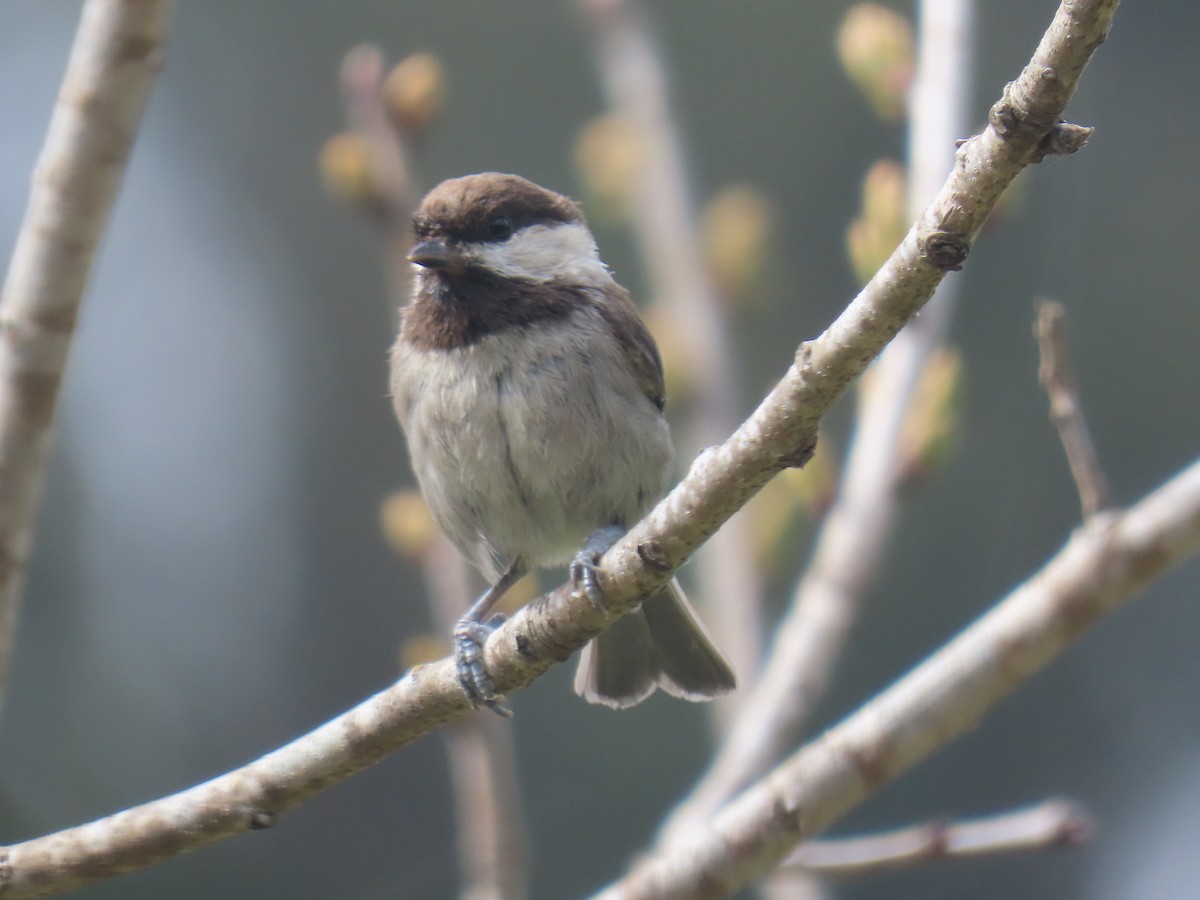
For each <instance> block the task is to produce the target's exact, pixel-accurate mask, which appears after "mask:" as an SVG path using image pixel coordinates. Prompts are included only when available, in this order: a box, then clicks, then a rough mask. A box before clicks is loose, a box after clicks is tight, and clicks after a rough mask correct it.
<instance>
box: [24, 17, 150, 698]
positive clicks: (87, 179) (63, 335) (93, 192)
mask: <svg viewBox="0 0 1200 900" xmlns="http://www.w3.org/2000/svg"><path fill="white" fill-rule="evenodd" d="M170 8H171V4H170V2H169V0H89V2H88V3H87V4H85V6H84V8H83V14H82V17H81V19H80V22H79V28H78V30H77V32H76V35H75V43H74V45H73V47H72V49H71V56H70V60H69V61H68V63H67V71H66V75H65V77H64V78H63V83H62V87H61V88H60V90H59V94H58V100H57V102H56V104H55V107H54V114H53V116H52V117H51V119H50V128H49V130H48V132H47V134H46V141H45V143H44V144H43V146H42V152H41V155H40V156H39V157H38V162H37V168H36V169H35V170H34V174H33V184H32V188H31V191H30V196H29V206H28V207H27V209H26V211H25V219H24V222H23V223H22V225H21V231H20V234H19V235H18V237H17V243H16V246H15V248H14V249H13V255H12V260H11V261H10V263H9V269H8V275H7V278H6V279H5V282H4V289H3V294H2V295H0V696H2V694H3V688H4V684H5V682H6V680H7V675H8V663H9V658H10V656H11V653H12V644H13V634H14V632H15V630H16V623H17V610H18V608H19V605H20V597H21V591H22V589H23V588H24V582H25V567H26V564H27V563H28V560H29V550H30V546H31V544H32V533H33V526H34V518H35V514H36V511H37V501H38V496H39V494H40V487H41V482H42V474H43V469H44V468H45V463H46V459H47V457H48V455H49V451H50V434H51V424H52V422H53V419H54V410H55V406H56V405H57V402H58V391H59V385H60V384H61V382H62V373H63V368H64V367H65V366H66V362H67V354H68V352H69V351H70V348H71V337H72V335H73V334H74V331H75V320H76V318H77V317H78V314H79V304H80V301H81V299H82V297H83V290H84V288H85V287H86V286H87V281H88V277H89V275H90V273H91V268H92V257H93V255H94V254H95V251H96V245H97V244H98V243H99V241H100V236H101V235H102V234H103V233H104V228H105V225H106V224H107V222H108V216H109V212H110V210H111V209H112V205H113V200H114V198H115V197H116V194H117V188H118V187H119V186H120V182H121V176H122V175H123V174H124V172H125V164H126V162H127V161H128V159H129V152H130V149H131V148H132V146H133V139H134V136H135V135H136V133H137V127H138V123H139V122H140V121H141V117H142V110H143V109H144V108H145V105H146V99H147V97H148V96H149V94H150V87H151V85H152V84H153V82H154V77H155V75H157V74H158V70H159V69H160V68H161V66H162V45H163V39H164V36H165V34H166V27H167V19H168V14H169V12H170Z"/></svg>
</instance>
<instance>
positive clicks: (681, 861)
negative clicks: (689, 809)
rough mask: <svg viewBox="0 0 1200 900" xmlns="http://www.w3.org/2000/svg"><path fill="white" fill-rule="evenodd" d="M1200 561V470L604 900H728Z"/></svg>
mask: <svg viewBox="0 0 1200 900" xmlns="http://www.w3.org/2000/svg"><path fill="white" fill-rule="evenodd" d="M1196 553H1200V460H1198V461H1196V462H1194V463H1192V465H1191V466H1189V467H1188V468H1187V469H1185V470H1184V471H1183V472H1181V473H1180V474H1178V475H1176V476H1175V477H1174V478H1172V479H1171V480H1170V481H1168V482H1167V483H1166V484H1165V485H1163V486H1162V487H1160V488H1158V489H1157V490H1156V491H1154V492H1153V493H1152V494H1150V495H1149V496H1148V497H1146V498H1145V499H1143V500H1142V501H1141V502H1139V503H1138V504H1137V505H1136V506H1134V507H1132V508H1130V509H1129V510H1126V511H1124V512H1113V513H1102V514H1100V515H1098V516H1095V517H1093V518H1092V520H1091V522H1090V523H1089V525H1088V526H1087V527H1085V528H1082V529H1080V530H1079V531H1077V532H1076V533H1075V534H1074V535H1073V536H1072V537H1071V539H1070V540H1069V541H1068V542H1067V544H1066V546H1064V547H1063V548H1062V550H1060V551H1059V552H1058V553H1057V554H1056V555H1055V556H1054V558H1053V559H1051V560H1050V562H1048V563H1047V564H1046V565H1045V566H1044V567H1043V568H1042V569H1041V570H1040V571H1039V572H1037V573H1035V574H1034V575H1033V577H1031V578H1030V579H1029V580H1028V581H1026V582H1025V583H1024V584H1022V585H1021V586H1020V587H1018V588H1017V589H1016V590H1015V591H1014V592H1013V593H1011V594H1010V595H1009V596H1008V597H1006V598H1005V599H1004V600H1002V601H1001V602H1000V603H999V604H998V605H996V606H995V607H993V608H992V609H991V611H989V612H988V613H987V614H985V615H984V616H983V617H982V618H981V619H979V620H978V621H977V622H975V623H974V624H973V625H971V626H970V627H968V628H967V629H966V630H965V631H963V632H962V633H960V634H959V635H958V636H957V637H956V638H954V639H953V640H952V641H951V642H950V643H948V644H947V645H945V646H944V647H942V649H940V650H938V651H937V652H936V653H934V654H933V655H932V656H931V657H929V658H928V659H926V660H925V661H924V662H923V663H921V664H920V665H919V666H918V667H917V668H916V669H914V670H913V671H912V672H911V673H910V674H908V675H906V676H905V677H904V678H902V679H901V680H900V681H898V682H896V683H895V684H894V685H892V686H891V687H890V688H888V689H887V690H885V691H884V692H883V693H882V694H880V695H879V696H877V697H876V698H875V699H873V700H871V701H870V702H869V703H867V704H866V705H864V706H863V707H861V708H860V709H859V710H858V711H857V712H855V713H853V714H852V715H851V716H850V717H849V718H847V719H845V720H843V721H842V722H841V723H840V724H839V725H836V726H835V727H833V728H831V729H830V730H829V731H827V732H825V734H823V735H822V736H821V737H820V738H818V739H817V740H815V741H813V742H812V743H811V744H808V745H807V746H805V747H803V748H802V749H801V750H799V751H798V752H797V753H795V754H793V755H792V756H791V757H789V758H788V759H787V760H785V761H784V762H783V763H782V764H781V765H779V766H778V767H776V768H775V769H774V770H773V771H772V772H771V773H770V774H768V775H767V776H766V777H765V778H763V779H762V780H761V781H759V782H757V783H756V784H754V785H752V786H751V787H749V788H747V790H746V791H745V792H744V793H742V794H740V795H739V796H738V797H736V798H735V799H734V800H732V801H731V802H730V803H729V804H728V805H727V806H726V807H724V808H723V809H722V810H720V811H719V812H718V813H717V814H716V815H714V816H713V818H712V819H711V820H710V822H709V825H708V827H707V828H706V829H704V830H703V831H702V832H698V833H693V837H691V838H690V839H689V840H688V841H687V842H686V843H683V844H677V845H673V846H672V847H670V848H669V849H668V850H666V851H664V852H663V853H660V854H658V855H655V856H651V857H648V858H646V859H644V860H643V861H641V862H640V863H639V864H638V865H637V866H636V867H635V868H634V870H633V871H632V872H631V873H630V874H629V875H628V876H627V877H625V878H623V879H622V880H621V881H620V882H618V883H617V884H615V885H613V886H612V887H610V888H609V889H607V890H606V891H604V892H602V893H601V894H600V895H598V896H600V897H602V898H605V900H617V898H620V900H651V898H653V900H668V898H689V900H691V898H703V897H726V896H729V895H731V894H733V893H734V892H735V891H736V890H737V889H738V888H740V887H742V886H743V885H746V884H748V883H751V882H753V881H755V880H756V879H757V878H759V877H761V876H762V875H764V874H765V873H766V872H769V871H770V870H771V869H772V868H773V867H774V866H775V865H777V864H778V862H779V861H780V860H782V859H783V858H784V857H785V856H786V854H787V853H788V852H789V851H790V850H791V849H792V848H793V847H795V846H796V845H797V844H798V843H799V842H801V841H803V840H805V839H806V838H809V837H812V836H814V835H816V834H819V833H820V832H822V831H823V830H824V829H825V828H827V827H828V826H829V825H830V824H831V823H833V822H834V821H836V820H837V819H838V818H839V817H840V816H842V815H844V814H845V813H846V812H848V811H849V810H850V809H852V808H854V807H855V806H856V805H857V804H859V803H861V802H862V801H863V800H864V799H865V798H866V797H868V796H869V795H870V794H872V793H874V792H875V791H877V790H879V789H880V788H882V787H883V786H884V785H886V784H889V783H890V782H892V781H894V780H895V779H896V778H898V777H899V776H900V775H902V774H904V773H905V772H907V771H908V770H909V769H911V768H912V767H913V766H915V765H916V764H917V763H919V762H921V761H922V760H924V759H927V758H928V757H929V756H931V755H932V754H933V753H934V752H935V751H936V750H938V749H939V748H940V747H942V746H944V745H945V744H946V743H948V742H949V741H951V740H953V739H954V738H956V737H958V736H960V735H962V734H963V733H965V732H967V731H968V730H970V729H971V728H972V727H974V726H975V725H976V723H978V721H979V719H980V718H981V717H982V716H983V714H984V713H985V712H987V711H988V710H989V709H991V708H992V707H993V706H995V705H996V704H997V703H999V702H1000V701H1001V700H1002V699H1003V698H1004V697H1006V696H1007V695H1008V694H1009V693H1011V692H1012V690H1013V689H1014V688H1016V687H1017V686H1018V685H1019V684H1021V683H1022V682H1024V681H1026V680H1028V679H1029V678H1030V677H1031V676H1032V675H1033V674H1034V673H1036V672H1038V671H1040V670H1041V669H1042V668H1044V667H1045V666H1046V664H1047V663H1049V662H1050V661H1051V660H1053V659H1054V658H1055V657H1056V656H1058V655H1059V654H1061V653H1062V652H1063V650H1064V649H1066V647H1067V646H1068V645H1069V644H1070V643H1071V642H1072V641H1074V640H1075V639H1076V638H1078V637H1079V636H1080V635H1081V634H1082V633H1083V632H1084V631H1085V630H1086V629H1087V628H1088V627H1089V626H1091V625H1092V624H1094V623H1095V622H1097V621H1098V620H1099V619H1101V618H1102V617H1103V616H1104V615H1106V614H1107V613H1109V612H1111V611H1112V610H1114V609H1115V608H1116V607H1117V606H1119V605H1120V604H1121V603H1122V602H1123V601H1124V600H1126V599H1128V598H1129V597H1130V596H1132V595H1133V594H1134V593H1135V592H1136V591H1138V590H1139V589H1140V588H1141V587H1143V586H1145V585H1146V584H1148V583H1149V580H1148V579H1147V577H1146V573H1145V572H1144V567H1146V566H1150V567H1152V568H1153V569H1154V570H1155V572H1156V573H1158V572H1161V571H1163V569H1161V568H1160V566H1165V567H1169V566H1174V565H1176V564H1178V563H1180V562H1182V561H1183V560H1185V559H1187V558H1188V557H1190V556H1193V555H1195V554H1196Z"/></svg>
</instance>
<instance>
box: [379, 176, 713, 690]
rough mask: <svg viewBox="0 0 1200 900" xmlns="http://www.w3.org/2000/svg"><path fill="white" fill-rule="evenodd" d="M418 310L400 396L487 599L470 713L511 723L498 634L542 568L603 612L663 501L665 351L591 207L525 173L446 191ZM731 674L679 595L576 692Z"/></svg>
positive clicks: (464, 663)
mask: <svg viewBox="0 0 1200 900" xmlns="http://www.w3.org/2000/svg"><path fill="white" fill-rule="evenodd" d="M413 235H414V239H415V243H414V245H413V247H412V250H411V252H410V253H409V255H408V258H409V259H410V260H411V261H412V262H413V263H415V278H414V286H413V295H412V302H411V303H410V304H409V305H408V306H407V307H405V309H404V310H403V316H402V324H401V327H400V335H399V337H398V338H397V340H396V343H395V346H394V347H393V348H392V355H391V388H392V395H393V399H394V403H395V408H396V415H397V416H398V417H399V419H400V424H401V426H402V427H403V429H404V432H405V435H406V436H407V438H408V452H409V457H410V458H411V460H412V467H413V470H414V472H415V473H416V476H417V481H418V482H419V483H420V486H421V492H422V493H423V494H424V496H425V500H426V502H427V503H428V504H429V508H430V510H431V511H432V513H433V517H434V519H435V520H436V521H437V523H438V525H439V526H440V527H441V529H442V530H443V531H444V532H445V533H446V535H447V536H448V537H449V538H450V540H451V541H452V542H453V543H454V544H455V546H457V547H458V549H459V551H460V552H462V553H463V555H465V556H466V557H467V558H468V559H469V560H470V561H471V562H472V563H474V565H475V566H476V567H477V568H478V569H479V570H480V571H481V572H482V573H483V575H484V576H485V577H486V578H487V579H488V580H489V581H490V582H492V586H491V587H490V588H489V589H488V590H487V591H486V592H485V593H484V594H483V596H481V597H480V598H479V600H478V601H477V602H476V603H475V604H474V605H473V606H472V607H471V608H470V610H469V611H468V612H467V614H466V615H465V616H464V617H463V618H462V619H460V620H459V622H458V625H457V627H456V628H455V633H454V643H455V659H456V661H457V666H458V678H459V681H460V683H461V684H462V687H463V690H464V691H465V692H466V693H467V696H468V697H470V699H471V702H472V704H476V705H477V704H479V703H484V704H486V705H488V706H490V707H491V708H492V709H494V710H496V711H497V712H501V713H507V710H506V709H505V708H504V706H503V697H501V696H500V695H498V694H497V693H496V690H495V686H494V685H493V683H492V680H491V678H490V677H489V676H488V674H487V671H486V670H485V668H484V666H483V644H484V642H485V641H486V640H487V636H488V634H489V633H490V632H491V630H492V628H493V627H494V625H495V620H492V621H486V617H487V615H488V613H489V612H490V611H491V610H492V608H493V607H494V606H495V604H496V602H497V601H498V600H499V599H500V597H501V596H502V595H503V594H504V593H505V591H507V590H508V589H509V588H510V587H512V585H513V584H514V583H515V582H516V581H518V580H519V579H520V578H521V577H522V576H523V575H524V574H525V573H526V572H527V571H528V570H529V569H530V568H531V567H540V566H553V565H562V564H570V567H571V574H572V577H573V578H575V579H576V583H577V584H579V585H580V586H581V587H582V588H583V589H584V592H585V593H586V594H587V596H588V597H589V598H591V600H592V601H593V602H594V603H596V604H597V605H602V603H603V597H602V595H601V593H600V591H599V587H598V582H597V579H596V576H595V568H596V563H597V561H598V560H599V559H600V557H601V555H602V554H603V553H604V551H605V550H607V549H608V548H609V547H610V546H612V544H613V543H615V542H616V540H617V539H619V538H620V537H621V535H622V534H624V533H625V531H626V529H627V528H628V527H629V526H630V525H632V524H633V523H634V522H636V521H637V520H638V519H640V518H641V516H642V515H643V513H645V512H646V510H647V509H649V508H650V506H651V505H652V504H653V503H654V502H655V501H656V500H657V499H658V498H659V497H660V496H661V495H662V494H663V491H664V490H665V489H666V486H667V479H668V476H669V474H670V471H671V464H672V458H673V455H674V453H673V450H672V446H671V437H670V434H669V432H668V430H667V423H666V420H665V419H664V418H663V401H664V389H663V371H662V361H661V359H660V357H659V354H658V347H657V346H656V345H655V343H654V339H653V338H652V337H651V336H650V333H649V331H647V330H646V326H645V325H644V324H643V323H642V321H641V319H640V318H639V317H638V314H637V310H636V308H635V307H634V305H633V302H632V301H631V300H630V298H629V293H628V291H626V290H625V289H624V288H623V287H621V286H620V285H619V284H617V283H616V282H615V281H613V279H612V276H611V275H610V274H609V272H608V269H607V268H606V267H605V265H604V263H603V262H601V261H600V257H599V254H598V252H597V250H596V242H595V240H594V239H593V237H592V234H591V232H590V231H589V230H588V227H587V223H586V222H585V221H584V218H583V214H582V213H581V212H580V210H579V207H578V206H576V205H575V204H574V203H573V202H572V201H571V200H569V199H568V198H566V197H564V196H562V195H560V194H556V193H554V192H553V191H548V190H546V189H545V188H542V187H539V186H538V185H536V184H533V183H532V182H530V181H527V180H526V179H524V178H520V177H518V176H516V175H501V174H497V173H492V172H489V173H485V174H481V175H468V176H466V177H464V178H453V179H450V180H449V181H444V182H442V183H441V184H440V185H438V186H437V187H436V188H434V189H433V190H432V191H430V192H429V194H428V195H427V196H426V197H425V199H424V200H423V201H422V203H421V206H420V208H419V209H418V210H417V212H416V214H415V215H414V216H413ZM734 686H735V676H734V673H733V669H732V667H731V666H730V664H729V662H728V661H727V660H726V659H725V657H724V655H722V653H721V651H720V650H718V649H717V648H716V646H715V645H714V644H713V642H712V640H711V638H709V636H708V634H707V633H706V632H705V630H704V626H703V625H702V624H701V623H700V620H699V619H698V618H697V616H696V613H695V612H694V611H693V610H692V608H691V607H690V606H689V605H688V602H687V599H686V598H685V597H684V595H683V592H682V590H681V589H680V587H679V584H678V583H677V582H675V581H672V582H671V583H670V585H669V586H668V587H667V588H666V589H665V590H663V591H662V592H660V593H659V594H656V595H655V596H653V597H651V598H649V599H648V600H646V601H645V602H643V604H642V605H641V607H640V609H638V610H637V611H635V612H633V613H631V614H629V615H627V616H625V617H623V618H622V619H620V620H619V621H617V622H616V623H615V624H614V625H613V626H612V627H611V628H609V630H608V631H606V632H605V633H604V634H602V635H600V637H598V638H596V639H595V640H593V641H592V642H591V643H590V644H588V646H587V647H586V648H585V649H584V651H583V653H582V656H581V658H580V661H579V670H578V673H577V674H576V676H575V691H576V692H577V693H579V694H581V695H582V696H583V697H584V698H585V699H587V700H588V701H589V702H592V703H602V704H604V705H605V706H610V707H614V708H621V707H626V706H632V705H634V704H635V703H639V702H640V701H642V700H644V699H645V698H646V697H648V696H649V695H650V694H651V693H653V691H654V689H655V688H657V687H661V688H662V689H663V690H665V691H666V692H667V693H669V694H672V695H674V696H676V697H682V698H684V699H687V700H708V699H710V698H712V697H714V696H716V695H718V694H723V693H725V692H726V691H730V690H732V689H733V688H734Z"/></svg>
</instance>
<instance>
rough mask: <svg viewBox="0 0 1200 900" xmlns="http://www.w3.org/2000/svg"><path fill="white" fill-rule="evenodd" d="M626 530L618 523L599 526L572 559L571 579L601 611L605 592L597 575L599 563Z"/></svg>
mask: <svg viewBox="0 0 1200 900" xmlns="http://www.w3.org/2000/svg"><path fill="white" fill-rule="evenodd" d="M625 531H626V529H625V526H624V525H617V524H613V525H605V526H603V527H601V528H597V529H596V530H595V531H593V532H592V533H591V534H589V535H588V536H587V540H585V541H584V542H583V546H582V547H580V548H579V552H578V553H576V554H575V558H574V559H573V560H572V561H571V580H572V581H573V582H574V583H575V585H576V587H578V588H580V589H581V590H582V591H583V593H584V594H585V595H586V596H587V598H588V599H589V600H591V601H592V606H594V607H596V609H598V610H601V611H603V609H604V593H603V592H602V591H601V590H600V580H599V579H598V578H597V577H596V572H597V571H598V570H599V566H598V565H597V563H599V562H600V557H602V556H603V555H604V554H605V553H606V552H607V551H608V548H609V547H611V546H612V545H613V544H615V543H616V542H617V541H619V540H620V539H621V538H622V537H624V536H625Z"/></svg>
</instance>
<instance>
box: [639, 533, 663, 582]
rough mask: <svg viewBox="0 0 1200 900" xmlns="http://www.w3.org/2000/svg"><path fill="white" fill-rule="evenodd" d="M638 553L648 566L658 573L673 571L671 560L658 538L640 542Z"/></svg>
mask: <svg viewBox="0 0 1200 900" xmlns="http://www.w3.org/2000/svg"><path fill="white" fill-rule="evenodd" d="M637 555H638V558H639V559H640V560H641V561H642V562H643V563H644V564H645V566H646V568H647V569H649V570H650V571H651V572H653V573H655V574H656V575H662V574H665V573H668V572H670V571H671V561H670V560H669V559H667V554H666V553H665V552H664V551H663V547H662V544H661V543H659V542H658V541H656V540H648V541H642V542H641V543H640V544H638V546H637Z"/></svg>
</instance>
